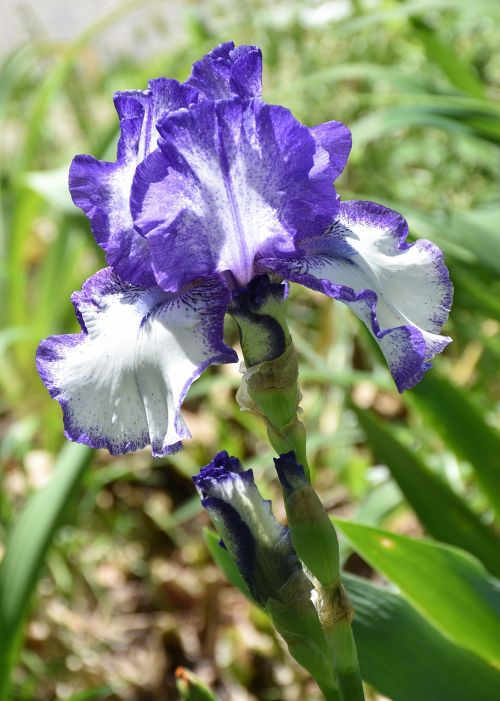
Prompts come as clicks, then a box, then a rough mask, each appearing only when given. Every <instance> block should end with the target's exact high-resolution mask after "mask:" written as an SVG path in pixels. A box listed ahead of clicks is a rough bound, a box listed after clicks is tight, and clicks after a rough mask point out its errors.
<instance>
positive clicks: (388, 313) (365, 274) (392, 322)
mask: <svg viewBox="0 0 500 701" xmlns="http://www.w3.org/2000/svg"><path fill="white" fill-rule="evenodd" d="M407 234H408V226H407V224H406V222H405V220H404V219H403V218H402V217H401V216H400V215H399V214H397V212H394V211H393V210H391V209H387V208H386V207H382V206H381V205H378V204H375V203H373V202H358V201H351V202H344V203H342V204H341V205H340V212H339V215H338V217H337V219H336V221H335V222H334V224H333V225H332V226H331V227H329V228H328V229H327V230H326V231H325V233H324V235H323V236H321V237H317V238H314V239H312V238H311V239H308V240H304V241H302V242H301V245H302V246H303V249H304V253H303V255H301V257H297V258H295V259H294V260H289V261H283V260H281V261H280V260H277V259H274V260H271V259H268V260H263V261H261V268H262V270H264V269H267V270H269V269H271V270H276V271H279V272H280V273H281V274H283V275H284V276H285V277H286V278H287V279H288V280H291V281H295V282H299V283H301V284H302V285H306V286H307V287H310V288H312V289H315V290H319V291H321V292H324V293H325V294H327V295H328V296H330V297H333V298H334V299H338V300H340V301H341V302H344V303H345V304H347V305H348V306H349V307H350V308H351V309H352V310H353V311H354V313H355V314H356V315H357V316H358V317H359V318H360V319H362V320H363V321H364V322H365V323H366V325H367V326H368V328H369V330H370V331H371V332H372V334H373V336H374V337H375V338H376V339H377V341H378V342H379V344H380V347H381V349H382V352H383V353H384V356H385V358H386V360H387V363H388V365H389V367H390V369H391V372H392V374H393V377H394V380H395V382H396V385H397V387H398V389H399V391H400V392H402V391H403V390H405V389H409V388H410V387H413V386H414V385H415V384H417V382H419V381H420V380H421V379H422V377H423V375H424V373H425V372H426V370H428V369H429V368H430V367H431V360H432V358H433V356H434V355H435V354H436V353H439V352H440V351H442V350H443V349H444V348H445V347H446V346H447V345H448V343H449V342H450V341H451V339H450V338H448V337H447V336H441V335H439V332H440V331H441V328H442V326H443V324H444V323H445V321H446V319H447V318H448V313H449V309H450V306H451V301H452V294H453V288H452V284H451V282H450V278H449V274H448V271H447V269H446V266H445V264H444V261H443V255H442V253H441V251H440V250H439V249H438V248H437V247H436V246H435V245H434V244H432V243H431V242H430V241H426V240H419V241H416V243H414V244H409V243H407V241H406V237H407Z"/></svg>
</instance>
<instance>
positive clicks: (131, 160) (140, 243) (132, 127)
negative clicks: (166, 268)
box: [69, 78, 198, 286]
mask: <svg viewBox="0 0 500 701" xmlns="http://www.w3.org/2000/svg"><path fill="white" fill-rule="evenodd" d="M197 98H198V94H197V92H196V90H194V89H193V88H190V87H187V86H184V85H180V84H179V83H178V82H177V81H175V80H168V79H166V78H159V79H157V80H152V81H150V82H149V88H148V90H144V91H139V90H133V91H129V92H118V93H116V95H115V106H116V110H117V112H118V116H119V118H120V131H121V135H120V140H119V143H118V154H117V161H116V163H108V162H106V161H98V160H97V159H95V158H93V157H92V156H76V157H75V158H74V159H73V163H72V165H71V170H70V174H69V188H70V192H71V196H72V198H73V202H74V203H75V204H76V205H77V206H78V207H80V209H82V210H83V211H84V212H85V214H86V215H87V217H88V218H89V220H90V223H91V225H92V231H93V233H94V236H95V239H96V241H97V243H98V244H99V245H100V246H101V247H102V248H103V249H104V250H105V251H106V260H107V261H108V263H109V264H110V265H112V266H113V267H114V269H115V270H116V271H117V273H118V274H119V275H120V276H121V277H122V278H123V279H124V280H126V281H127V282H131V283H133V284H137V285H141V286H150V285H154V284H155V279H154V275H153V271H152V268H151V256H150V251H149V244H148V242H147V241H146V240H145V239H144V237H143V236H141V235H140V234H138V233H137V231H135V229H134V223H133V221H132V216H131V214H130V190H131V186H132V180H133V178H134V173H135V169H136V167H137V165H138V163H140V162H141V161H142V160H144V158H145V157H146V156H147V155H148V154H149V153H151V151H153V150H154V149H155V148H156V142H157V140H158V132H157V130H156V123H157V121H158V120H159V119H160V118H161V117H163V116H164V115H165V114H167V113H168V112H171V111H173V110H177V109H179V108H181V107H188V106H189V105H190V104H192V103H193V102H195V101H196V100H197Z"/></svg>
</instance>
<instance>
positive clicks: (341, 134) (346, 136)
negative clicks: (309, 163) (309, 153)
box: [309, 122, 352, 180]
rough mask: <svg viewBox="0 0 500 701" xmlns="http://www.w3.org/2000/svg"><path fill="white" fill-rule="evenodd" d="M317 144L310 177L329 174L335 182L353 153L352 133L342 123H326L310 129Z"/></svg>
mask: <svg viewBox="0 0 500 701" xmlns="http://www.w3.org/2000/svg"><path fill="white" fill-rule="evenodd" d="M309 131H310V133H311V135H312V136H313V138H314V140H315V141H316V143H317V149H316V153H315V155H314V168H313V169H312V170H311V173H310V177H311V178H315V177H321V176H323V175H324V174H327V175H328V177H329V178H331V179H332V180H335V179H336V178H338V176H339V175H340V174H341V173H342V171H343V170H344V168H345V164H346V163H347V159H348V157H349V154H350V152H351V147H352V137H351V132H350V131H349V129H348V128H347V127H346V126H345V124H342V122H325V123H324V124H318V125H317V126H315V127H310V129H309Z"/></svg>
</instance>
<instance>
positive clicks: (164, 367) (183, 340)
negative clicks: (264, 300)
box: [37, 268, 237, 455]
mask: <svg viewBox="0 0 500 701" xmlns="http://www.w3.org/2000/svg"><path fill="white" fill-rule="evenodd" d="M72 299H73V303H74V305H75V309H76V313H77V317H78V320H79V321H80V324H81V327H82V333H80V334H72V335H66V336H51V337H50V338H47V339H46V340H45V341H42V343H41V344H40V346H39V348H38V352H37V368H38V372H39V373H40V376H41V378H42V380H43V381H44V383H45V385H46V386H47V388H48V390H49V392H50V394H51V396H52V397H53V398H54V399H57V401H58V402H59V403H60V404H61V407H62V409H63V413H64V425H65V429H66V435H67V437H68V438H70V439H71V440H74V441H77V442H79V443H85V444H87V445H91V446H93V447H95V448H108V450H109V451H110V452H111V453H112V454H120V453H126V452H128V451H131V450H137V449H139V448H142V447H144V446H145V445H147V444H148V443H150V444H151V446H152V449H153V454H154V455H164V454H166V453H170V452H173V451H175V450H178V449H179V448H180V447H181V446H180V441H181V440H182V439H183V438H188V437H189V436H190V433H189V430H188V428H187V426H186V424H185V422H184V419H183V418H182V415H181V413H180V408H181V404H182V402H183V400H184V397H185V396H186V393H187V391H188V389H189V387H190V386H191V384H192V383H193V382H194V380H196V378H197V377H198V376H199V375H200V374H201V373H202V372H203V370H204V369H205V368H206V367H207V366H208V365H210V364H212V363H227V362H235V361H236V360H237V356H236V354H235V353H234V351H232V350H231V349H230V348H228V347H227V346H225V345H224V343H223V340H222V333H223V317H224V312H225V309H226V307H227V303H228V293H227V291H226V289H225V288H223V287H222V286H221V285H220V283H219V282H218V281H217V280H215V279H214V278H212V279H211V280H206V281H204V282H202V283H200V284H198V285H196V286H193V287H192V288H191V289H190V290H188V291H187V292H185V293H184V294H182V295H177V296H176V295H172V294H166V293H165V292H163V290H161V289H160V288H159V287H157V286H156V287H150V288H146V289H144V288H140V287H136V286H133V285H130V284H128V283H125V282H123V281H122V280H120V278H118V276H117V275H116V274H115V273H113V272H112V270H111V269H110V268H106V269H104V270H101V271H100V272H98V273H96V274H95V275H94V276H93V277H91V278H90V279H89V280H87V282H86V283H85V284H84V286H83V288H82V290H81V292H77V293H75V294H74V295H73V298H72Z"/></svg>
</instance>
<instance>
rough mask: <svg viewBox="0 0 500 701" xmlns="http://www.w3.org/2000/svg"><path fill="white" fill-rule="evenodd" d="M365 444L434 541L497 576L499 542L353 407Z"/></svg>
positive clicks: (379, 425) (440, 482)
mask: <svg viewBox="0 0 500 701" xmlns="http://www.w3.org/2000/svg"><path fill="white" fill-rule="evenodd" d="M356 414H357V416H358V419H359V421H360V423H361V426H362V427H363V429H364V431H365V434H366V438H367V440H368V444H369V445H370V446H371V448H372V449H373V451H374V453H375V455H376V457H377V459H378V460H380V461H382V462H383V463H384V464H385V465H387V467H388V468H389V470H390V471H391V475H392V476H393V478H394V479H395V480H396V482H397V484H398V486H399V488H400V489H401V491H402V492H403V494H404V495H405V497H406V499H407V501H408V503H409V504H410V505H411V506H412V507H413V509H414V510H415V512H416V514H417V516H418V517H419V519H420V521H421V522H422V524H423V525H424V526H425V528H426V529H427V531H428V532H429V533H430V534H431V535H432V536H434V537H435V538H437V539H439V540H442V541H444V542H445V543H449V544H450V545H456V546H458V547H461V548H464V549H465V550H468V551H469V552H470V553H472V554H473V555H475V556H476V557H477V558H479V560H481V562H482V563H483V564H484V565H485V567H487V568H488V569H489V571H490V572H491V574H494V575H495V576H497V577H500V539H499V538H497V536H496V535H495V534H494V533H493V531H492V530H491V529H490V528H488V527H487V526H486V525H485V524H483V523H482V522H481V521H480V520H479V518H478V517H477V516H476V515H475V514H474V512H473V511H471V510H470V508H469V507H468V506H467V504H465V502H463V501H462V499H460V497H459V496H458V495H457V494H455V493H454V492H453V491H452V490H451V489H450V488H449V487H448V486H447V485H446V484H445V482H444V481H443V480H442V479H440V478H439V477H438V475H436V474H435V473H434V472H432V470H430V469H429V468H428V467H427V465H425V464H424V463H423V462H422V461H421V460H420V459H419V458H418V457H417V455H416V454H415V453H413V452H412V451H411V450H410V449H409V448H407V447H406V446H404V445H403V444H402V443H401V442H400V441H398V440H397V439H396V438H395V437H394V435H393V432H392V431H391V430H390V429H388V428H386V427H385V426H384V425H383V424H382V423H381V422H380V421H378V420H377V419H376V418H375V417H374V416H373V414H372V413H371V412H368V411H363V410H361V409H358V408H356Z"/></svg>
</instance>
